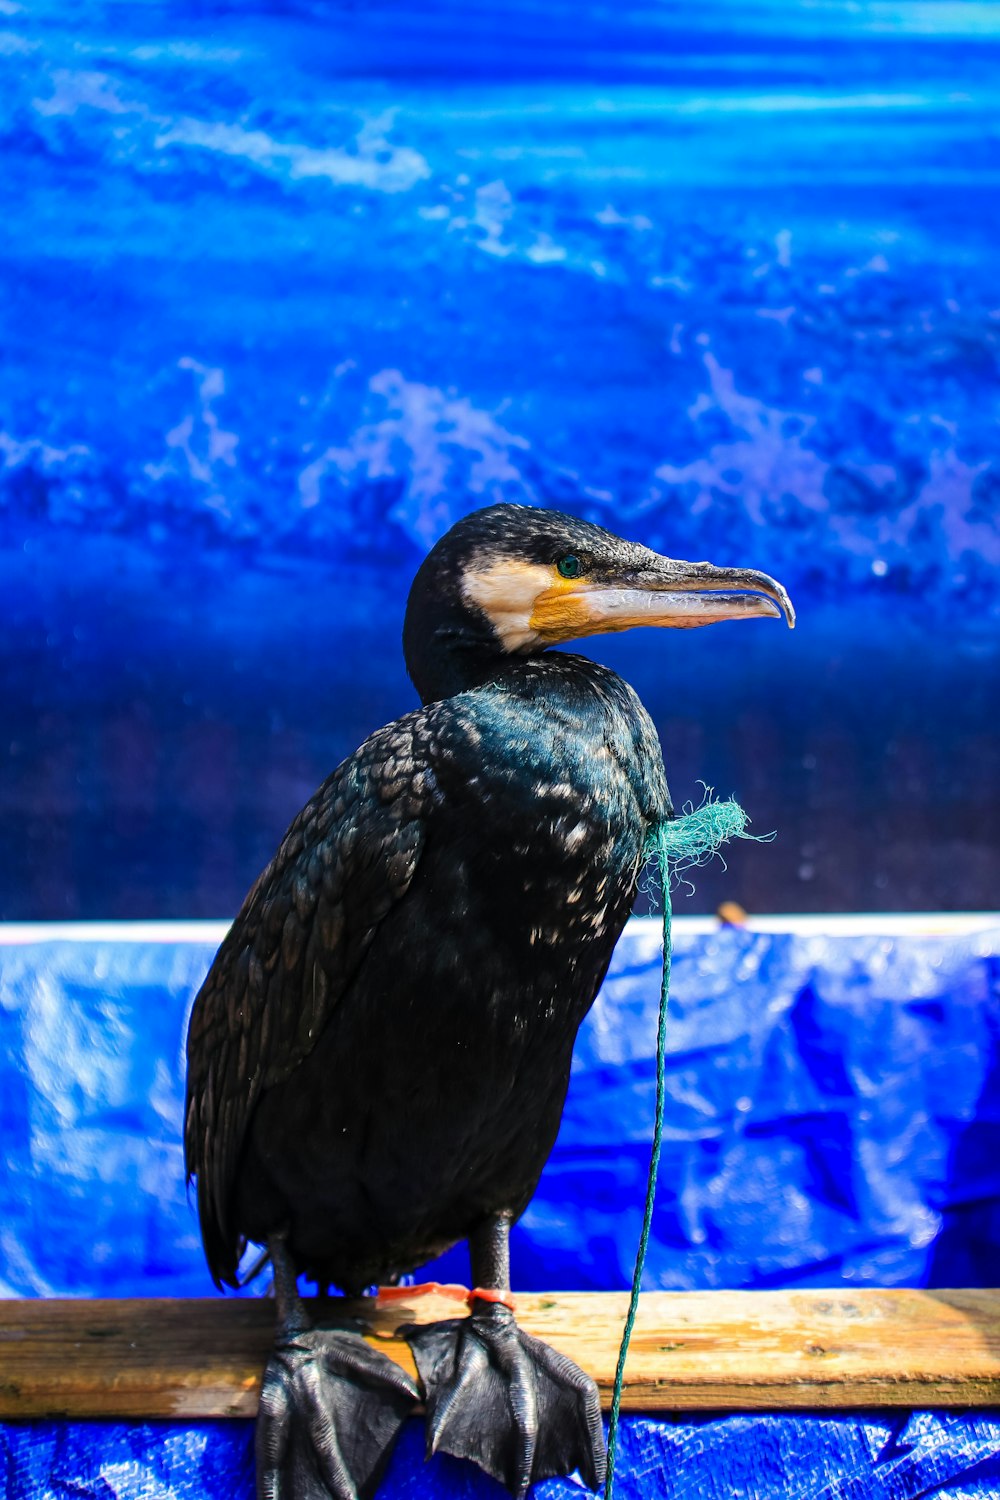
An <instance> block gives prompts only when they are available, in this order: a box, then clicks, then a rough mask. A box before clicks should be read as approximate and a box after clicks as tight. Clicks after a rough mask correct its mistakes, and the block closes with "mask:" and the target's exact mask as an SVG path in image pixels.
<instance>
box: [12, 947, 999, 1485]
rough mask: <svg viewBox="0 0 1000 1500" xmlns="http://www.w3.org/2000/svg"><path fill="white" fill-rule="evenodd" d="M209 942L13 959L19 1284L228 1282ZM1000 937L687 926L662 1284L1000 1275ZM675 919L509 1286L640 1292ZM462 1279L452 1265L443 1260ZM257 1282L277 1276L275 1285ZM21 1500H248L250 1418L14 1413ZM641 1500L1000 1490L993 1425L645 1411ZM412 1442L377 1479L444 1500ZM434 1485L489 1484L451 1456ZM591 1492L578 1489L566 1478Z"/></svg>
mask: <svg viewBox="0 0 1000 1500" xmlns="http://www.w3.org/2000/svg"><path fill="white" fill-rule="evenodd" d="M211 954H212V947H211V945H208V944H204V943H190V942H110V941H107V942H105V941H99V942H66V941H59V942H38V943H26V944H21V945H16V946H10V947H6V948H2V949H0V1132H2V1139H3V1143H4V1156H5V1171H4V1174H3V1177H2V1179H0V1288H2V1290H3V1292H4V1293H5V1294H7V1295H14V1296H30V1295H56V1294H71V1295H93V1296H128V1295H197V1294H203V1293H204V1294H207V1293H209V1292H210V1291H211V1286H210V1283H209V1281H208V1277H207V1273H206V1272H205V1270H204V1267H203V1265H202V1262H201V1253H200V1247H199V1243H198V1236H197V1226H196V1222H195V1218H194V1214H193V1209H192V1206H191V1205H190V1203H189V1202H188V1200H187V1197H186V1195H185V1190H184V1185H183V1169H182V1160H181V1148H180V1127H181V1103H182V1097H183V1066H182V1038H183V1031H184V1020H185V1016H186V1011H187V1008H188V1006H189V1004H190V1001H191V998H192V996H193V994H194V991H195V989H196V988H197V985H198V983H199V982H200V979H201V977H202V975H203V973H204V971H205V969H206V967H207V965H208V962H209V961H210V958H211ZM998 954H1000V929H998V930H997V931H995V932H991V933H987V932H980V933H969V934H964V935H958V936H955V935H953V936H913V935H907V936H899V935H895V936H894V935H892V934H891V933H888V932H887V933H886V934H885V935H879V934H874V935H870V936H857V935H854V936H841V937H823V936H816V935H806V934H797V933H795V932H786V933H778V934H769V933H752V932H746V931H735V930H723V931H719V932H714V933H702V934H698V933H692V932H690V931H684V930H683V929H682V930H681V931H680V932H679V934H678V938H677V943H676V951H675V961H674V975H673V985H672V1003H673V1013H672V1019H671V1025H670V1035H669V1048H670V1053H669V1065H668V1068H669V1104H668V1114H667V1127H666V1131H665V1144H664V1156H663V1167H662V1172H661V1179H660V1191H659V1195H658V1201H657V1210H656V1216H655V1221H654V1228H653V1240H652V1243H651V1248H650V1254H649V1259H648V1263H647V1265H648V1270H647V1285H649V1286H660V1287H667V1288H682V1287H711V1286H730V1287H752V1286H758V1287H760V1286H772V1287H773V1286H782V1285H791V1284H796V1285H803V1286H808V1285H812V1286H821V1285H834V1284H837V1283H841V1284H849V1285H864V1284H884V1285H938V1286H942V1285H952V1286H954V1285H963V1284H965V1285H988V1284H993V1283H995V1282H996V1280H997V1269H998V1268H997V1265H996V1249H995V1247H996V1245H997V1241H998V1234H997V1230H998V1228H1000V1065H998V1059H1000V958H998ZM658 975H659V951H658V931H657V927H656V924H655V922H652V921H650V922H642V921H636V922H633V923H632V924H631V926H630V928H629V931H628V932H627V934H626V936H625V937H624V938H623V940H622V943H621V944H620V946H619V950H618V954H617V956H616V959H615V964H614V967H613V970H612V972H611V974H610V976H609V979H608V982H607V984H606V985H605V988H604V991H603V993H602V995H601V997H600V999H599V1000H598V1003H597V1004H596V1006H595V1007H594V1010H593V1012H592V1013H591V1015H590V1017H589V1018H588V1021H587V1022H586V1024H585V1026H584V1028H583V1030H582V1032H581V1035H580V1039H579V1043H578V1046H577V1051H576V1056H575V1060H574V1070H573V1078H572V1084H571V1089H570V1096H569V1100H568V1102H567V1108H566V1114H565V1119H564V1124H563V1129H562V1132H561V1134H560V1137H559V1141H558V1143H557V1146H556V1149H555V1151H554V1152H553V1155H552V1158H551V1161H550V1163H549V1165H548V1168H547V1169H546V1172H545V1175H544V1177H543V1180H542V1184H541V1187H540V1189H539V1192H538V1195H537V1196H536V1198H535V1200H534V1202H533V1203H532V1205H531V1207H530V1209H529V1211H528V1213H527V1214H526V1215H525V1218H524V1220H523V1221H522V1223H521V1225H520V1226H519V1227H518V1231H517V1237H516V1244H515V1253H514V1262H515V1267H514V1274H515V1284H516V1285H517V1286H519V1287H521V1288H522V1289H530V1288H537V1289H541V1288H553V1287H563V1288H570V1287H576V1288H587V1289H599V1288H607V1287H620V1286H623V1285H625V1284H626V1283H627V1282H628V1279H629V1276H630V1274H631V1265H632V1259H633V1256H634V1251H635V1244H636V1239H637V1236H638V1229H639V1220H640V1213H641V1201H642V1191H643V1185H644V1180H645V1172H646V1165H647V1160H648V1142H649V1135H650V1127H651V1121H652V1114H653V1087H654V1080H653V1061H652V1052H653V1046H654V1038H655V1010H656V1003H657V991H658ZM441 1270H442V1271H443V1272H444V1274H446V1275H449V1276H453V1277H455V1278H457V1279H465V1277H466V1267H465V1264H464V1260H463V1257H462V1253H461V1252H460V1251H455V1252H452V1253H451V1255H449V1256H448V1257H446V1258H445V1263H444V1264H443V1265H442V1266H441ZM257 1290H260V1288H259V1287H258V1288H257ZM2 1444H3V1446H2V1447H0V1454H2V1455H4V1463H0V1474H3V1473H4V1472H5V1471H6V1476H7V1480H6V1482H7V1493H9V1494H10V1496H11V1500H28V1497H36V1496H41V1495H49V1494H51V1495H59V1496H64V1495H66V1496H68V1495H70V1494H72V1495H74V1496H78V1497H84V1500H85V1497H90V1496H94V1497H101V1500H111V1497H117V1500H131V1497H138V1496H142V1497H152V1496H168V1495H169V1496H177V1497H184V1500H201V1497H202V1496H208V1495H218V1494H223V1493H224V1494H227V1495H228V1494H232V1495H244V1494H249V1492H250V1485H251V1477H250V1475H251V1463H250V1449H249V1446H248V1444H249V1428H248V1426H247V1425H246V1424H243V1425H241V1424H225V1423H219V1424H208V1425H206V1426H201V1427H172V1428H170V1429H165V1428H163V1427H161V1426H157V1425H156V1424H146V1425H130V1426H127V1427H126V1426H122V1425H104V1424H75V1425H72V1426H66V1425H32V1426H25V1427H10V1428H8V1429H6V1431H5V1433H4V1435H3V1437H2ZM625 1452H626V1461H625V1464H624V1466H623V1470H622V1495H623V1497H625V1496H627V1495H630V1494H631V1495H638V1494H640V1493H642V1494H652V1493H659V1492H662V1491H663V1490H664V1489H665V1488H666V1487H667V1486H669V1488H670V1491H671V1493H672V1494H675V1495H685V1494H689V1493H690V1494H692V1495H694V1494H696V1493H697V1494H698V1495H706V1496H711V1497H714V1496H716V1495H718V1496H720V1497H721V1496H724V1495H725V1496H728V1495H744V1494H747V1495H755V1496H756V1495H759V1496H768V1497H770V1496H774V1497H775V1500H777V1497H778V1496H794V1497H798V1496H800V1495H801V1496H803V1497H804V1496H807V1495H808V1496H819V1495H824V1496H825V1495H830V1496H837V1497H845V1500H846V1497H848V1496H850V1497H852V1500H853V1497H855V1496H857V1497H858V1500H861V1497H863V1496H868V1495H878V1496H881V1495H885V1496H891V1497H893V1500H903V1497H911V1496H912V1497H916V1496H918V1495H925V1494H931V1493H934V1492H935V1491H938V1490H942V1491H943V1492H946V1493H948V1494H950V1495H956V1496H957V1495H968V1496H970V1497H971V1496H973V1495H974V1496H976V1497H977V1500H983V1497H986V1496H990V1495H1000V1465H998V1463H997V1460H996V1458H995V1457H994V1455H995V1454H996V1453H997V1452H1000V1416H998V1415H996V1414H985V1415H984V1414H979V1415H968V1414H955V1413H952V1414H934V1413H917V1414H914V1415H913V1416H912V1417H910V1418H908V1419H902V1418H898V1417H893V1416H891V1415H888V1416H887V1415H885V1414H882V1415H877V1416H876V1415H869V1416H865V1415H860V1416H858V1415H850V1416H837V1417H829V1416H823V1417H820V1416H815V1417H812V1416H810V1417H802V1416H795V1417H792V1416H767V1417H762V1416H752V1417H751V1416H729V1417H724V1418H705V1419H700V1420H695V1421H691V1420H685V1421H684V1422H671V1421H667V1420H655V1421H654V1420H652V1419H640V1418H632V1419H631V1420H630V1421H629V1422H628V1424H627V1435H626V1449H625ZM427 1472H428V1471H425V1470H424V1468H423V1466H422V1463H421V1462H420V1454H419V1432H418V1430H417V1428H416V1427H415V1426H414V1430H413V1431H412V1432H410V1433H409V1434H408V1435H407V1438H406V1440H405V1442H404V1444H403V1447H402V1449H401V1452H400V1454H399V1456H398V1459H397V1461H396V1462H395V1464H394V1468H393V1470H392V1474H391V1475H390V1478H389V1480H388V1481H387V1485H386V1488H385V1491H384V1493H385V1495H386V1496H387V1497H388V1500H391V1497H402V1496H409V1495H413V1494H416V1493H421V1494H423V1493H426V1492H427V1488H428V1478H427ZM434 1473H435V1474H436V1476H437V1477H436V1480H435V1483H434V1490H435V1492H436V1493H438V1494H442V1495H447V1496H449V1497H451V1496H455V1497H458V1496H466V1495H468V1496H470V1497H471V1496H474V1495H479V1494H480V1493H482V1494H483V1495H486V1494H487V1493H492V1492H493V1486H492V1485H491V1483H490V1482H489V1481H487V1480H485V1479H481V1478H480V1477H479V1476H478V1475H475V1474H472V1473H470V1472H468V1471H467V1470H466V1469H465V1468H464V1467H462V1466H459V1465H455V1464H453V1463H451V1462H450V1461H441V1462H440V1463H437V1464H436V1468H435V1470H434ZM549 1489H550V1490H551V1493H552V1494H553V1495H555V1494H562V1493H567V1494H569V1493H571V1492H574V1491H573V1486H572V1484H571V1483H570V1482H568V1481H567V1482H566V1483H565V1484H558V1485H557V1484H553V1485H551V1486H549Z"/></svg>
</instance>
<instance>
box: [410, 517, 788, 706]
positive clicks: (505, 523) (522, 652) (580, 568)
mask: <svg viewBox="0 0 1000 1500" xmlns="http://www.w3.org/2000/svg"><path fill="white" fill-rule="evenodd" d="M755 615H764V616H771V617H774V618H776V619H780V618H781V617H782V615H784V617H785V619H786V620H787V621H788V624H789V627H791V626H794V624H795V611H794V610H793V609H792V605H791V601H790V599H789V598H788V595H787V594H786V592H785V590H784V589H783V588H782V586H781V584H780V583H776V582H775V580H774V579H773V578H769V577H768V575H767V574H766V573H758V572H756V571H754V570H753V569H751V568H718V567H715V566H713V564H711V563H707V562H698V563H691V562H679V561H677V560H676V559H675V558H672V557H661V556H660V554H659V553H657V552H651V551H650V549H649V548H648V547H642V546H640V545H639V544H638V543H636V542H626V541H624V540H623V539H622V538H621V537H619V536H615V534H614V533H613V532H611V531H605V529H604V528H603V527H602V526H594V525H592V524H591V523H590V522H588V521H580V520H577V519H576V517H575V516H567V515H563V514H562V513H561V512H560V511H555V510H535V509H532V508H531V507H529V506H523V505H492V506H490V507H488V508H487V509H486V510H478V511H474V512H473V513H472V514H471V515H468V516H465V517H464V518H463V519H462V520H461V521H458V522H457V523H456V524H455V525H454V526H453V527H452V528H451V530H450V531H448V532H447V533H446V534H445V535H444V536H443V537H442V538H441V540H440V541H439V542H438V543H437V544H436V546H435V547H433V548H432V550H431V551H430V552H429V553H428V555H427V557H426V558H425V559H424V562H423V563H422V565H421V567H420V570H419V571H418V573H417V576H416V578H415V579H414V581H413V587H412V589H411V590H410V598H409V603H408V605H407V610H406V622H405V625H404V628H403V646H404V651H405V653H406V665H407V670H408V671H409V673H410V676H411V678H412V679H413V682H414V685H415V686H416V688H417V691H418V692H419V693H420V695H421V697H422V698H423V700H424V702H429V701H431V700H432V699H434V698H441V697H445V696H447V695H449V694H451V693H454V692H456V691H459V690H460V689H461V688H463V687H467V686H469V685H471V684H472V683H474V682H477V681H482V680H483V679H484V678H485V677H487V676H490V675H491V674H492V673H493V672H495V671H496V669H497V666H498V664H499V661H500V660H502V659H503V658H504V657H511V656H532V655H535V654H537V653H538V652H541V651H544V650H545V649H546V647H548V646H558V645H560V644H562V643H563V642H565V641H573V640H579V639H580V638H581V637H582V636H587V635H605V634H608V633H609V632H612V631H618V630H631V629H632V628H633V627H634V626H637V625H661V626H669V627H672V628H673V629H675V630H689V629H691V628H692V627H693V626H695V625H713V624H715V623H717V622H719V621H722V620H738V619H748V618H751V617H753V616H755Z"/></svg>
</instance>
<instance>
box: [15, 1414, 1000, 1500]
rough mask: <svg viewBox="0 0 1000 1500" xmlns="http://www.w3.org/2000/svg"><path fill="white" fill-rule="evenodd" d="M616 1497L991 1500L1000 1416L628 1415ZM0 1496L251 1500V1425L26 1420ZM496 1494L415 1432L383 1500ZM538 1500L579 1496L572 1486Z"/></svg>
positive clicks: (485, 1498) (470, 1499)
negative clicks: (429, 1454)
mask: <svg viewBox="0 0 1000 1500" xmlns="http://www.w3.org/2000/svg"><path fill="white" fill-rule="evenodd" d="M620 1441H621V1447H620V1449H619V1454H620V1458H619V1467H618V1469H617V1471H616V1473H617V1480H616V1487H615V1493H616V1495H619V1496H620V1497H621V1500H653V1497H659V1496H667V1495H669V1496H671V1497H672V1500H743V1497H748V1500H749V1497H752V1500H821V1497H822V1500H923V1497H929V1496H932V1495H942V1496H947V1497H949V1500H996V1496H998V1495H1000V1417H998V1416H997V1415H996V1414H993V1413H977V1414H969V1413H966V1412H917V1413H914V1414H912V1415H909V1414H895V1413H887V1412H867V1413H860V1414H859V1413H851V1414H850V1415H837V1416H829V1415H827V1416H781V1417H764V1416H739V1415H737V1416H726V1417H704V1418H696V1419H695V1420H693V1421H692V1420H690V1419H688V1420H684V1421H681V1420H677V1421H671V1420H669V1419H667V1418H659V1419H655V1420H654V1419H651V1418H646V1417H625V1418H624V1419H623V1420H622V1428H621V1440H620ZM5 1471H6V1480H7V1489H6V1490H5V1491H3V1493H4V1497H5V1500H42V1497H45V1500H49V1497H52V1500H203V1497H204V1500H209V1497H214V1500H251V1496H252V1495H253V1442H252V1435H251V1428H250V1424H249V1423H248V1422H212V1423H204V1424H202V1425H199V1426H191V1427H183V1426H179V1425H169V1426H168V1425H167V1424H164V1423H154V1422H148V1423H134V1424H129V1425H125V1424H122V1423H96V1422H94V1423H76V1424H74V1425H73V1426H59V1427H56V1426H53V1425H52V1424H41V1423H39V1424H31V1425H25V1426H22V1427H19V1428H18V1427H7V1428H3V1427H0V1476H3V1475H4V1472H5ZM505 1493H506V1492H505V1491H504V1490H502V1489H501V1488H500V1486H499V1485H497V1484H495V1483H494V1482H493V1481H492V1480H490V1479H487V1478H486V1477H485V1476H484V1475H482V1474H480V1473H479V1472H478V1470H476V1469H473V1468H472V1466H471V1465H470V1464H460V1463H458V1462H456V1460H454V1459H450V1458H435V1459H432V1460H431V1463H430V1464H429V1465H425V1464H424V1462H423V1433H422V1431H421V1428H420V1425H419V1424H418V1423H417V1422H411V1423H410V1424H409V1427H408V1428H407V1430H406V1432H405V1433H404V1435H403V1437H402V1439H401V1441H400V1444H399V1447H398V1449H397V1450H396V1454H395V1456H394V1458H393V1461H392V1464H391V1466H390V1468H389V1472H388V1474H387V1475H386V1478H385V1480H384V1482H383V1484H382V1487H381V1489H380V1490H379V1497H380V1500H417V1497H425V1496H428V1495H433V1496H435V1497H438V1500H500V1497H501V1496H503V1495H504V1494H505ZM533 1493H534V1494H535V1496H536V1497H538V1500H583V1497H584V1496H585V1495H586V1494H587V1493H588V1492H587V1491H586V1490H584V1489H583V1488H582V1487H581V1486H580V1485H579V1484H577V1483H575V1482H574V1481H573V1480H571V1479H564V1480H548V1481H547V1482H546V1483H544V1484H541V1485H538V1486H537V1488H536V1489H535V1490H534V1492H533Z"/></svg>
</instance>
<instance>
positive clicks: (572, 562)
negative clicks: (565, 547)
mask: <svg viewBox="0 0 1000 1500" xmlns="http://www.w3.org/2000/svg"><path fill="white" fill-rule="evenodd" d="M556 568H557V570H558V572H559V575H560V577H562V578H579V576H580V574H581V573H582V572H583V563H582V562H581V561H580V559H579V558H578V557H575V556H574V555H573V553H572V552H570V553H567V555H566V556H565V557H561V558H560V559H559V561H558V562H557V563H556Z"/></svg>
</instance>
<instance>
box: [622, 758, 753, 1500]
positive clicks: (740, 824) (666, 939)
mask: <svg viewBox="0 0 1000 1500" xmlns="http://www.w3.org/2000/svg"><path fill="white" fill-rule="evenodd" d="M748 822H749V819H748V818H747V815H746V813H745V812H744V811H743V809H742V807H740V805H739V803H737V802H732V801H730V802H713V801H712V792H711V789H710V788H706V791H705V800H704V801H703V803H702V805H701V806H700V807H697V808H695V807H690V806H689V807H686V808H685V810H684V816H683V817H680V818H674V819H673V820H672V821H671V822H669V823H658V824H656V826H655V827H653V828H651V829H650V831H649V835H648V837H647V840H646V849H645V855H646V858H647V860H649V861H650V862H651V863H653V864H655V865H656V866H657V869H658V872H659V879H660V884H661V886H662V889H663V978H662V980H661V982H660V1016H659V1021H658V1024H657V1028H656V1116H655V1120H654V1123H653V1145H652V1149H651V1151H650V1155H649V1176H648V1177H647V1179H646V1207H645V1211H644V1212H643V1216H642V1233H641V1234H640V1236H639V1248H638V1249H637V1251H636V1255H635V1270H634V1271H633V1272H632V1294H631V1296H630V1297H629V1304H628V1313H627V1315H626V1318H625V1327H624V1329H623V1331H622V1341H621V1348H620V1349H619V1351H618V1367H617V1369H616V1370H615V1385H614V1391H613V1393H612V1397H611V1420H610V1422H609V1424H608V1470H607V1478H606V1480H605V1484H604V1500H612V1488H613V1486H614V1480H615V1456H616V1454H617V1451H618V1418H619V1416H620V1413H621V1404H622V1386H623V1384H624V1381H625V1361H626V1359H627V1358H628V1346H629V1343H630V1341H631V1338H632V1329H633V1327H634V1326H635V1315H636V1313H637V1312H638V1310H639V1287H640V1285H641V1282H642V1272H643V1267H644V1266H645V1264H646V1250H647V1248H648V1246H649V1234H650V1230H651V1229H652V1225H653V1204H654V1202H655V1200H656V1177H657V1173H658V1172H659V1169H660V1146H661V1144H662V1141H663V1114H664V1108H665V1105H666V1094H667V1088H666V1073H667V1011H668V1007H669V1000H670V959H671V953H672V945H671V941H670V928H671V922H672V917H673V913H672V908H671V901H670V883H671V880H673V879H677V878H678V877H681V878H683V873H684V871H685V870H689V869H694V868H695V867H696V866H698V865H702V864H705V863H706V862H707V861H708V860H710V859H711V858H712V857H713V856H714V855H716V854H718V853H719V851H720V850H721V848H722V846H723V844H725V843H727V842H728V841H729V839H732V838H752V837H753V835H752V834H748V833H747V831H746V829H747V823H748ZM773 837H774V835H773V834H765V835H764V836H763V838H761V839H759V840H758V841H759V842H766V841H767V840H768V839H771V838H773Z"/></svg>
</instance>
